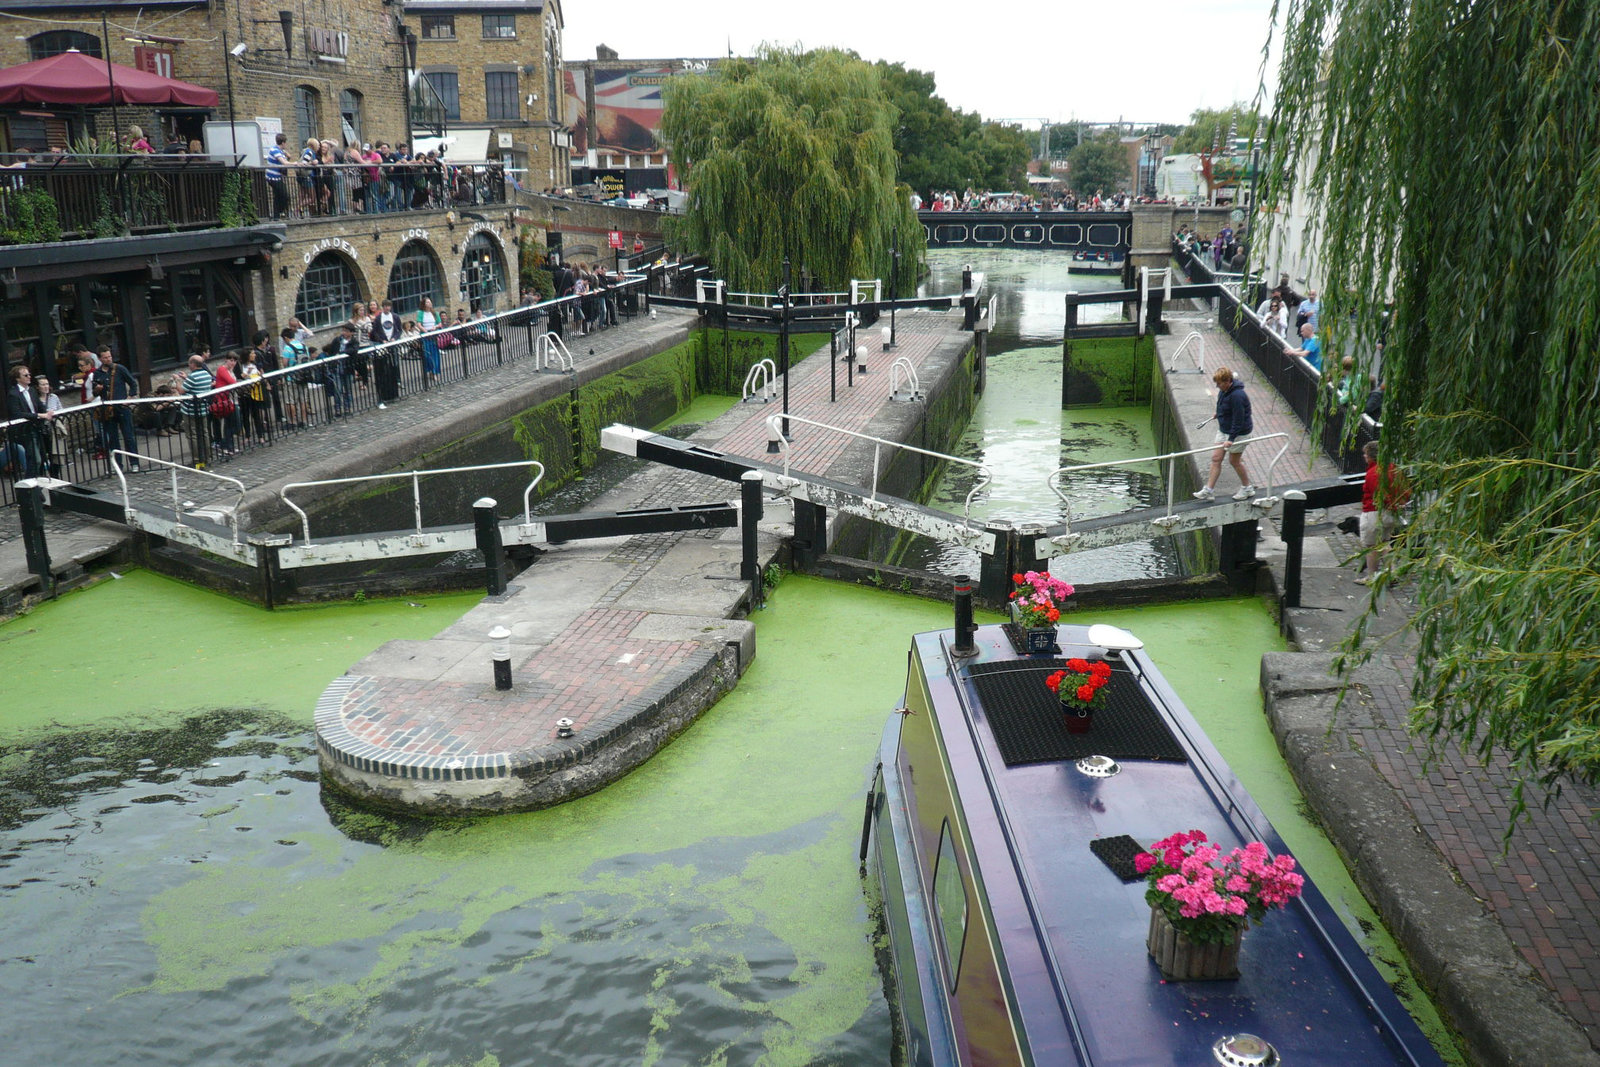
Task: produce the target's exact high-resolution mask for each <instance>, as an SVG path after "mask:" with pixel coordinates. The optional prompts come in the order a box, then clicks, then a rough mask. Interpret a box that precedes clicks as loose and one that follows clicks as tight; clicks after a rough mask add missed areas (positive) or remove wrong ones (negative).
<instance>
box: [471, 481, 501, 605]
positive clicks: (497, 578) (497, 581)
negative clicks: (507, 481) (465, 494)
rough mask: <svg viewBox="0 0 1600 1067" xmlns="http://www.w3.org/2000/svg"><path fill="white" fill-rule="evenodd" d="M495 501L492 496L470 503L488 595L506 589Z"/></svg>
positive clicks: (497, 594) (496, 593)
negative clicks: (481, 555)
mask: <svg viewBox="0 0 1600 1067" xmlns="http://www.w3.org/2000/svg"><path fill="white" fill-rule="evenodd" d="M495 507H496V501H495V499H494V497H492V496H486V497H484V498H482V499H481V500H476V501H474V502H473V504H472V526H473V532H474V533H475V534H476V535H477V539H478V551H479V552H481V553H482V554H483V577H484V584H485V586H486V587H487V588H488V590H489V596H499V595H500V594H501V593H504V592H505V591H506V579H507V576H506V553H505V546H504V545H503V543H502V542H501V540H500V520H499V519H497V518H495V514H494V509H495Z"/></svg>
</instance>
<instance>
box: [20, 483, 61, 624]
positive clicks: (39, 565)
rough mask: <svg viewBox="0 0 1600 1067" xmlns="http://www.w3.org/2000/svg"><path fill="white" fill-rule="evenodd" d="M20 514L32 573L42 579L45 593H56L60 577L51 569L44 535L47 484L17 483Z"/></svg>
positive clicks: (23, 544) (24, 546) (25, 550)
mask: <svg viewBox="0 0 1600 1067" xmlns="http://www.w3.org/2000/svg"><path fill="white" fill-rule="evenodd" d="M17 518H18V519H19V520H20V521H21V523H22V548H23V552H24V554H25V555H26V557H27V560H28V573H30V574H32V575H35V576H36V577H37V578H38V579H39V585H40V587H41V588H42V589H43V591H44V595H45V596H55V595H56V579H55V574H54V572H52V571H51V569H50V547H49V545H48V544H47V543H46V541H45V536H44V488H43V487H42V486H40V485H39V484H38V483H37V482H35V483H33V484H29V483H28V482H26V481H23V482H19V483H17Z"/></svg>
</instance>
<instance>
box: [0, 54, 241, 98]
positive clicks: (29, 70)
mask: <svg viewBox="0 0 1600 1067" xmlns="http://www.w3.org/2000/svg"><path fill="white" fill-rule="evenodd" d="M107 67H108V64H107V63H106V61H105V60H103V59H95V58H94V57H93V56H87V55H84V54H83V53H82V52H62V53H61V54H60V55H58V56H51V57H50V58H49V59H36V60H34V61H33V62H32V63H22V64H19V65H17V66H15V67H6V68H5V69H3V70H0V105H5V104H10V105H16V104H32V105H45V106H50V105H70V104H78V105H88V106H90V107H105V106H107V105H117V104H182V105H185V106H188V107H216V106H217V94H216V91H215V90H212V89H207V88H206V87H205V86H203V85H193V84H191V83H189V82H181V81H178V80H177V79H175V78H163V77H161V75H159V74H149V73H147V72H145V71H142V70H135V69H134V68H133V67H124V66H122V65H121V64H120V63H111V64H109V68H110V70H109V73H108V71H107ZM113 89H115V94H113V92H112V90H113Z"/></svg>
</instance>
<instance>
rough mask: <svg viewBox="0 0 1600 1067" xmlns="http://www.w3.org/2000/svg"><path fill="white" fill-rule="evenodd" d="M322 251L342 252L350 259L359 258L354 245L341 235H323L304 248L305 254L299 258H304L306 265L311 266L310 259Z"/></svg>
mask: <svg viewBox="0 0 1600 1067" xmlns="http://www.w3.org/2000/svg"><path fill="white" fill-rule="evenodd" d="M324 252H343V253H344V254H345V255H347V256H349V257H350V258H351V259H360V258H361V253H359V252H357V251H356V246H355V245H353V244H351V243H350V242H349V241H346V240H345V239H344V238H343V237H324V238H323V239H322V240H320V241H318V242H317V243H316V244H314V245H312V246H311V247H310V248H308V249H306V252H305V255H304V256H302V257H301V258H302V259H304V260H305V264H306V266H308V267H309V266H311V261H312V260H313V259H316V258H317V257H318V256H320V255H322V253H324Z"/></svg>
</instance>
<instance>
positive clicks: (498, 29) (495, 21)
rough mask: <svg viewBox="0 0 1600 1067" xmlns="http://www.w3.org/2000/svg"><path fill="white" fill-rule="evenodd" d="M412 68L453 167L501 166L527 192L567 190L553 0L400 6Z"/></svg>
mask: <svg viewBox="0 0 1600 1067" xmlns="http://www.w3.org/2000/svg"><path fill="white" fill-rule="evenodd" d="M405 14H406V18H407V20H408V22H411V23H414V25H413V27H412V28H413V29H414V31H415V32H416V35H417V70H418V72H419V73H420V74H421V76H422V78H423V79H424V80H425V81H426V82H427V83H428V86H429V88H431V90H432V93H431V94H425V96H428V97H432V96H436V97H437V106H442V110H443V112H444V115H443V119H444V127H445V131H444V132H443V133H440V134H435V133H431V132H430V133H428V134H423V135H420V136H419V138H418V139H419V141H420V143H421V146H422V147H424V148H429V147H432V146H433V145H435V144H439V143H443V144H444V146H445V153H446V158H448V159H452V160H456V161H458V162H475V161H480V160H499V161H502V162H504V163H505V165H506V166H507V167H508V168H509V169H510V171H511V174H512V176H513V177H514V178H515V179H516V181H517V183H518V184H519V185H521V186H522V187H523V188H525V189H528V190H530V191H534V192H543V191H544V190H546V189H559V188H562V187H564V186H567V185H569V184H571V179H570V176H569V174H568V169H567V154H568V143H567V142H568V138H567V133H566V129H565V126H564V121H563V117H562V107H563V99H562V95H561V92H562V86H563V85H564V82H565V78H564V77H563V72H562V64H561V31H562V28H563V24H564V20H563V17H562V13H561V5H560V3H559V0H405Z"/></svg>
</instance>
